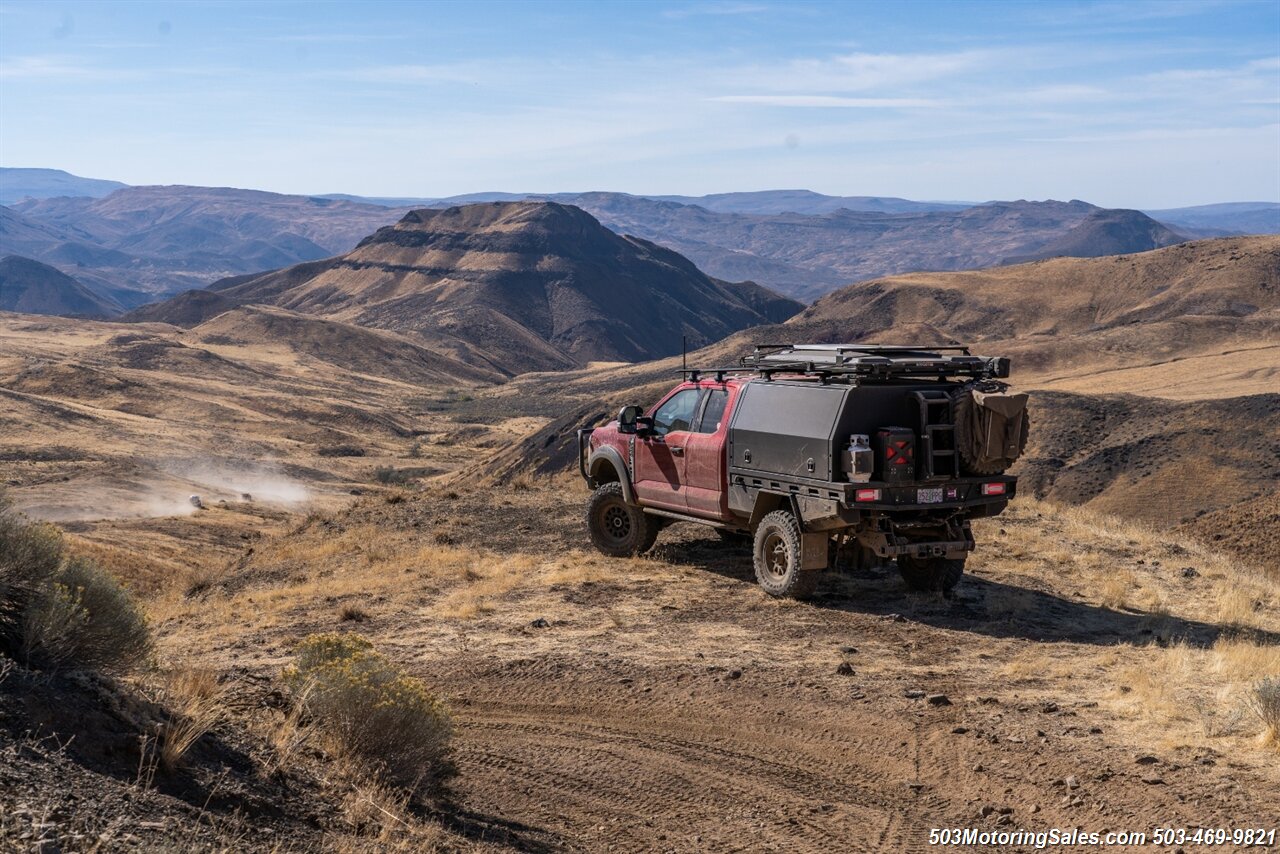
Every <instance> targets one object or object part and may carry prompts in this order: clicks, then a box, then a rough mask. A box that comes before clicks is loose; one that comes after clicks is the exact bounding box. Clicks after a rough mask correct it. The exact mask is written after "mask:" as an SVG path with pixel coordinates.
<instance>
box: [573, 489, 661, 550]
mask: <svg viewBox="0 0 1280 854" xmlns="http://www.w3.org/2000/svg"><path fill="white" fill-rule="evenodd" d="M659 527H661V526H660V525H659V524H658V520H657V519H655V518H654V517H652V516H650V515H648V514H647V513H645V512H644V511H642V510H641V509H640V508H639V507H636V506H634V505H631V504H628V503H627V500H626V497H625V496H624V495H623V494H622V484H620V483H617V482H614V483H606V484H604V485H602V486H600V487H598V488H597V489H596V490H595V491H594V492H592V493H591V498H590V499H588V501H587V531H588V532H589V533H590V534H591V542H592V544H593V545H594V546H595V547H596V548H598V549H599V550H600V551H602V552H604V553H605V554H607V555H609V556H610V557H631V556H632V555H636V554H640V553H641V552H647V551H648V550H649V549H650V548H652V547H653V543H654V541H655V540H657V539H658V529H659Z"/></svg>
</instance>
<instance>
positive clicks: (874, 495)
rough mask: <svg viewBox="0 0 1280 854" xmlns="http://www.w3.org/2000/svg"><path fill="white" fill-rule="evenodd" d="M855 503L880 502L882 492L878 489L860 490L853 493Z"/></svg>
mask: <svg viewBox="0 0 1280 854" xmlns="http://www.w3.org/2000/svg"><path fill="white" fill-rule="evenodd" d="M853 500H854V501H879V500H880V490H878V489H859V490H857V491H855V492H854V493H853Z"/></svg>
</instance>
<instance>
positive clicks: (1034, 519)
mask: <svg viewBox="0 0 1280 854" xmlns="http://www.w3.org/2000/svg"><path fill="white" fill-rule="evenodd" d="M979 527H980V531H979V540H980V541H981V540H983V539H985V538H988V537H990V534H991V529H993V528H996V527H1003V528H1005V529H1007V530H1008V537H1007V538H1005V539H1003V540H1001V542H1000V547H999V548H995V547H993V548H990V549H982V550H980V555H981V558H980V559H981V561H982V565H984V566H986V567H987V568H989V569H991V570H994V571H995V572H996V574H997V576H998V577H999V578H1001V580H1004V581H1006V583H1007V584H1009V585H1011V586H1013V587H1014V588H1015V589H1014V590H1013V591H1010V590H1008V589H1007V588H1003V589H998V590H997V591H996V592H995V593H992V594H989V595H988V596H987V601H986V606H987V610H988V612H989V613H991V614H992V617H993V618H995V619H1011V618H1015V617H1017V616H1018V615H1019V614H1020V613H1023V612H1024V610H1025V607H1026V602H1025V601H1024V600H1023V598H1022V596H1023V594H1022V591H1023V590H1024V589H1025V588H1032V587H1037V586H1040V585H1041V584H1043V583H1044V582H1048V583H1049V585H1050V586H1051V588H1052V589H1053V590H1054V592H1055V593H1056V594H1057V595H1059V596H1062V597H1063V598H1068V599H1075V600H1083V601H1084V602H1086V603H1090V604H1093V605H1097V606H1100V607H1102V608H1106V609H1110V610H1113V611H1118V610H1121V609H1124V610H1125V612H1126V613H1134V614H1136V615H1140V616H1139V617H1138V619H1139V622H1138V624H1137V625H1138V626H1140V627H1142V628H1144V629H1146V630H1147V631H1148V632H1149V633H1148V634H1146V635H1140V636H1137V637H1135V639H1134V640H1133V641H1132V642H1130V644H1125V645H1121V646H1114V647H1106V646H1103V647H1091V646H1083V647H1079V646H1076V647H1072V648H1071V650H1070V654H1069V655H1068V656H1067V658H1066V659H1060V658H1059V657H1057V656H1056V655H1055V654H1054V652H1053V650H1052V648H1049V647H1044V646H1031V647H1026V648H1025V649H1024V650H1023V651H1022V652H1020V653H1019V654H1017V655H1015V656H1014V657H1013V658H1011V659H1010V660H1009V661H1007V662H1005V663H1004V664H1003V665H1002V666H1001V667H1000V674H1001V676H1002V677H1004V678H1013V679H1018V680H1020V681H1022V682H1025V683H1028V684H1039V685H1042V686H1044V688H1045V690H1046V691H1047V692H1056V693H1057V694H1059V695H1061V693H1062V692H1064V691H1069V692H1074V693H1078V694H1079V695H1081V696H1088V697H1090V698H1092V699H1095V700H1097V701H1099V702H1101V703H1103V704H1104V705H1105V706H1106V707H1107V708H1109V709H1111V710H1113V712H1114V713H1115V714H1116V715H1117V716H1118V717H1119V718H1120V719H1121V720H1122V721H1123V722H1125V723H1126V725H1127V726H1129V727H1131V728H1132V732H1133V733H1134V736H1135V738H1138V739H1145V740H1150V739H1151V738H1152V736H1153V734H1154V735H1158V739H1159V740H1160V741H1161V743H1162V744H1164V745H1165V746H1171V747H1187V746H1190V747H1194V746H1200V745H1216V746H1218V747H1219V748H1223V747H1227V746H1232V747H1236V748H1240V749H1247V748H1248V747H1249V744H1250V742H1251V741H1252V740H1253V737H1254V736H1256V735H1257V727H1256V725H1254V724H1252V723H1251V721H1252V720H1253V719H1252V717H1251V716H1250V715H1249V714H1248V711H1247V710H1248V708H1249V704H1250V702H1251V701H1250V697H1251V696H1252V692H1253V690H1254V686H1255V685H1256V684H1258V680H1259V678H1260V677H1261V678H1264V679H1265V678H1266V677H1270V678H1275V679H1280V646H1278V645H1276V644H1275V643H1274V642H1272V641H1270V640H1268V638H1269V637H1274V635H1275V633H1278V632H1280V597H1278V596H1277V590H1276V587H1275V585H1274V583H1272V582H1270V581H1269V579H1268V578H1267V577H1266V574H1265V573H1264V572H1263V571H1262V570H1261V569H1260V568H1258V567H1254V566H1250V565H1248V564H1246V563H1244V562H1242V561H1241V560H1240V559H1238V558H1236V557H1232V556H1229V555H1224V554H1222V553H1219V552H1215V551H1213V550H1212V549H1210V548H1208V547H1207V546H1204V545H1202V544H1199V543H1196V542H1187V541H1184V540H1181V539H1179V540H1172V539H1170V538H1169V536H1168V535H1167V534H1165V533H1163V532H1161V531H1158V530H1155V529H1152V528H1148V527H1145V526H1143V525H1137V524H1133V523H1129V522H1126V521H1123V520H1120V519H1117V518H1115V517H1111V516H1105V515H1100V514H1097V513H1095V512H1093V511H1090V510H1088V509H1084V508H1079V507H1070V508H1068V507H1061V506H1058V505H1053V504H1047V503H1043V502H1038V501H1034V500H1029V499H1019V501H1018V502H1017V503H1016V504H1015V505H1014V506H1013V507H1011V508H1010V510H1009V511H1008V512H1007V513H1006V514H1005V515H1004V516H1002V517H1000V519H997V520H993V521H991V522H984V523H981V524H980V526H979ZM1185 567H1192V568H1194V569H1195V573H1194V574H1193V575H1186V574H1184V572H1183V568H1185ZM1020 578H1025V579H1026V581H1018V579H1020ZM1188 625H1203V626H1208V627H1217V629H1218V630H1219V631H1220V635H1219V637H1218V638H1217V640H1216V641H1213V642H1212V643H1210V644H1208V645H1205V644H1203V643H1193V642H1190V641H1189V640H1187V639H1186V638H1181V637H1179V636H1178V634H1179V632H1180V631H1184V630H1185V629H1184V628H1182V627H1185V626H1188ZM1268 633H1270V634H1268Z"/></svg>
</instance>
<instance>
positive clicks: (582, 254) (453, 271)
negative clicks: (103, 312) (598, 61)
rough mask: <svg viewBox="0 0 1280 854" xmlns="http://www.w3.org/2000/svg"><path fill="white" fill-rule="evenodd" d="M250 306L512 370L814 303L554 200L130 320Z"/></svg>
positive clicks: (399, 239) (423, 232)
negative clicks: (736, 279) (397, 335)
mask: <svg viewBox="0 0 1280 854" xmlns="http://www.w3.org/2000/svg"><path fill="white" fill-rule="evenodd" d="M248 304H259V305H272V306H278V307H281V308H285V309H288V310H289V311H291V312H297V313H301V314H305V315H310V316H313V317H323V318H327V319H331V320H337V321H342V322H346V323H351V324H357V325H359V326H364V327H374V328H379V329H389V330H394V331H397V332H401V333H411V334H413V335H415V336H417V337H418V338H419V339H421V340H423V341H425V342H428V344H429V345H430V346H431V347H432V348H433V349H435V350H436V351H437V352H440V353H443V354H446V355H448V356H449V357H450V358H455V359H459V360H462V361H465V362H467V363H468V364H473V365H482V366H485V367H488V368H491V369H493V370H495V371H498V372H500V373H502V374H506V375H511V374H516V373H523V372H526V371H531V370H533V371H536V370H558V369H563V368H569V367H574V366H578V365H584V364H586V363H587V362H590V361H596V360H607V361H640V360H644V359H652V358H656V357H658V356H664V355H670V354H672V353H678V352H680V348H681V346H682V342H683V341H684V340H687V342H688V345H689V347H691V348H696V347H702V346H705V345H707V344H709V343H711V342H713V341H716V340H719V339H720V338H723V337H725V336H726V335H729V334H731V333H733V332H735V331H737V330H739V329H744V328H747V327H749V326H756V325H759V324H762V323H776V322H780V321H782V320H785V319H786V318H788V317H790V316H791V315H793V314H795V313H796V312H798V311H799V310H800V309H801V308H803V306H802V305H801V304H800V303H798V302H795V301H793V300H788V299H786V298H785V297H781V296H779V295H777V294H775V293H772V292H771V291H768V290H767V289H765V288H762V287H760V286H758V285H754V284H751V283H749V282H748V283H728V282H720V281H716V280H714V279H712V278H710V277H708V276H707V275H705V274H704V273H702V272H701V271H700V270H698V269H697V268H696V267H695V266H694V265H693V264H691V263H690V262H689V261H688V260H687V259H685V258H683V257H681V256H680V255H678V254H676V253H675V252H672V251H671V250H669V249H664V248H662V247H660V246H656V245H654V244H652V243H649V242H648V241H644V240H640V239H638V238H634V237H623V236H620V235H617V234H615V233H613V232H611V231H609V230H608V229H606V228H605V227H604V226H602V225H601V224H600V223H599V222H598V221H597V220H596V219H594V218H593V217H592V216H591V215H590V214H588V213H586V212H585V211H583V210H581V209H579V208H575V207H570V206H567V205H561V204H557V203H554V202H490V203H485V204H474V205H465V206H462V207H454V208H448V209H445V210H439V211H437V210H429V209H423V210H416V211H412V212H410V213H408V214H407V215H405V217H404V218H403V219H401V220H400V221H399V222H398V223H396V224H395V225H392V226H387V227H384V228H380V229H378V230H377V231H376V232H375V233H374V234H372V235H371V236H369V237H367V238H365V239H364V240H362V241H361V242H360V244H359V246H357V247H356V249H355V250H353V251H351V252H348V253H347V254H345V255H342V256H339V257H337V258H331V259H328V260H324V261H315V262H310V263H306V264H301V265H297V266H294V267H290V268H288V269H284V270H280V271H278V272H274V273H268V274H265V275H262V276H257V277H252V276H249V277H237V278H234V279H229V280H227V281H224V282H219V283H216V284H215V285H213V286H212V288H210V289H209V290H208V291H193V292H190V293H187V294H182V295H179V296H177V297H175V298H173V299H171V300H169V301H167V302H163V303H159V304H157V305H151V306H147V307H145V308H143V309H140V310H138V311H136V312H134V313H133V314H132V315H130V316H129V318H128V319H137V320H160V321H166V322H170V323H179V324H182V325H194V324H196V323H203V322H204V321H206V320H208V319H209V318H210V317H212V316H216V315H218V314H221V313H224V312H226V311H228V310H231V309H234V308H237V307H239V306H244V305H248Z"/></svg>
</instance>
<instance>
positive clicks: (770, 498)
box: [750, 489, 805, 532]
mask: <svg viewBox="0 0 1280 854" xmlns="http://www.w3.org/2000/svg"><path fill="white" fill-rule="evenodd" d="M774 510H787V511H789V512H790V513H791V515H793V516H795V517H796V523H797V524H799V525H800V530H801V531H802V532H803V531H804V529H805V525H804V517H803V516H801V515H800V507H799V504H798V503H797V502H796V497H795V496H794V495H792V494H791V493H788V492H774V491H773V490H769V489H762V490H760V491H759V492H758V493H756V502H755V504H754V505H753V506H752V508H751V522H750V525H751V530H752V531H754V530H755V529H756V525H759V524H760V520H761V519H763V518H764V517H765V516H767V515H768V514H770V513H772V512H773V511H774Z"/></svg>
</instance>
